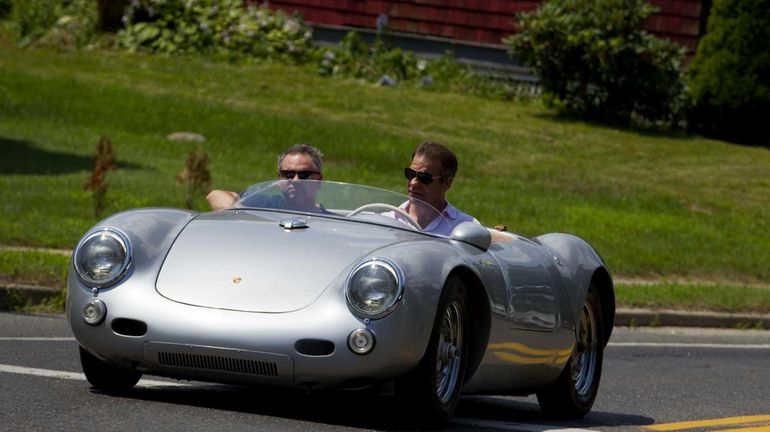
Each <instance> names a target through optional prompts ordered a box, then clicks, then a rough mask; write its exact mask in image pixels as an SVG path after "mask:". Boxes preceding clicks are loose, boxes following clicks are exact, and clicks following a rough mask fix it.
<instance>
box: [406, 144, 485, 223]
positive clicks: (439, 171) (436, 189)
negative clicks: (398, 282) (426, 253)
mask: <svg viewBox="0 0 770 432" xmlns="http://www.w3.org/2000/svg"><path fill="white" fill-rule="evenodd" d="M456 173H457V156H455V154H454V153H453V152H452V150H450V149H449V148H448V147H447V146H445V145H443V144H441V143H437V142H434V141H425V142H423V143H421V144H420V145H418V146H417V148H415V149H414V152H412V162H411V163H410V164H409V166H408V167H407V168H404V176H405V177H406V179H407V194H408V195H409V197H410V198H416V199H418V200H421V201H424V202H425V203H427V204H429V205H430V206H431V207H433V208H435V209H436V210H438V211H439V212H440V213H441V215H442V216H444V217H443V218H442V217H435V218H434V216H435V214H436V213H435V212H434V211H432V210H425V209H421V208H420V206H419V205H415V203H414V202H412V201H407V202H406V203H404V204H403V205H402V206H401V208H403V209H404V210H406V211H407V212H408V213H409V214H410V215H411V216H412V217H413V218H414V219H415V220H417V222H418V223H419V224H420V226H422V227H423V230H424V231H426V232H430V233H433V234H439V235H445V236H448V235H449V234H451V233H452V230H453V229H454V227H456V226H457V225H458V224H460V222H475V223H479V221H478V220H476V218H474V217H473V216H471V215H469V214H466V213H463V212H461V211H460V210H458V209H457V208H456V207H455V206H453V205H452V204H450V203H449V202H448V201H447V200H446V193H447V191H448V190H449V188H450V187H451V186H452V180H454V176H455V174H456ZM428 219H430V220H428Z"/></svg>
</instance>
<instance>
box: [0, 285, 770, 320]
mask: <svg viewBox="0 0 770 432" xmlns="http://www.w3.org/2000/svg"><path fill="white" fill-rule="evenodd" d="M59 293H60V291H59V290H58V289H55V288H48V287H41V286H32V285H22V284H8V285H4V286H3V285H0V311H13V310H16V309H18V308H19V307H23V306H27V305H35V304H40V303H42V302H44V301H45V300H47V299H49V298H51V297H53V296H55V295H58V294H59ZM615 326H616V327H704V328H751V329H770V315H766V314H730V313H720V312H703V311H681V310H652V309H628V308H619V309H618V310H617V311H616V312H615Z"/></svg>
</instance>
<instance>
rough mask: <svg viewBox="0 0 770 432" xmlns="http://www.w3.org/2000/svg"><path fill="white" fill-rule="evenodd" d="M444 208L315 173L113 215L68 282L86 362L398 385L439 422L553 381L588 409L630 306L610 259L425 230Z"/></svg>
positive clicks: (127, 370) (493, 233) (566, 400)
mask: <svg viewBox="0 0 770 432" xmlns="http://www.w3.org/2000/svg"><path fill="white" fill-rule="evenodd" d="M410 206H416V207H414V208H413V209H416V210H419V211H417V212H407V211H405V209H407V208H411V207H410ZM410 213H411V214H410ZM415 214H417V217H415ZM441 217H443V216H441V215H440V214H439V213H438V212H436V211H435V210H434V209H432V208H431V207H430V206H428V205H427V204H424V203H421V202H418V201H417V200H414V199H410V198H408V197H407V196H405V195H402V194H399V193H395V192H391V191H386V190H382V189H375V188H370V187H365V186H359V185H352V184H345V183H336V182H329V181H324V182H316V181H312V180H300V181H288V180H283V181H272V182H264V183H259V184H256V185H254V186H252V187H250V188H249V189H248V190H247V191H246V192H245V193H243V194H242V198H241V201H240V202H239V203H238V204H236V205H235V206H234V207H232V208H230V209H226V210H221V211H215V212H209V213H198V212H194V211H188V210H179V209H138V210H131V211H126V212H123V213H119V214H116V215H113V216H111V217H108V218H107V219H105V220H103V221H101V222H100V223H98V224H97V225H96V226H95V227H93V228H92V229H91V230H89V231H88V232H87V233H86V234H85V235H84V236H83V238H82V239H81V240H80V242H79V243H78V245H77V246H76V248H75V250H74V253H73V260H72V271H71V272H70V275H69V281H68V284H69V290H68V298H67V310H68V312H67V313H68V316H69V322H70V325H71V327H72V331H73V333H74V334H75V337H76V338H77V341H78V343H79V344H80V356H81V362H82V366H83V371H84V372H85V375H86V377H87V378H88V381H89V382H90V383H91V384H92V385H93V386H94V387H95V388H97V389H99V390H102V391H113V392H119V391H128V390H130V389H131V388H132V387H133V386H134V385H135V384H136V383H137V381H138V380H139V378H140V377H141V376H142V374H149V375H162V376H168V377H174V378H180V379H190V380H202V381H212V382H224V383H238V384H246V385H258V386H261V385H264V386H268V385H270V386H289V387H296V388H301V389H305V390H309V391H313V390H321V389H366V388H375V389H377V388H380V389H390V390H393V391H395V393H396V395H397V397H399V398H402V399H403V400H405V401H407V402H408V403H407V406H408V407H410V408H414V409H417V410H419V412H420V413H421V415H422V416H424V417H425V418H427V419H430V420H431V421H432V422H434V423H444V422H446V421H448V420H449V418H450V417H451V416H452V413H453V411H454V409H455V406H456V405H457V401H458V398H459V396H460V394H461V393H462V394H506V395H526V394H532V393H536V394H537V398H538V401H539V403H540V405H541V407H542V409H543V410H544V411H546V412H547V413H549V414H551V415H554V416H581V415H584V414H586V413H587V412H588V411H589V410H590V409H591V406H592V404H593V401H594V398H595V397H596V394H597V391H598V388H599V379H600V376H601V369H602V354H603V350H604V347H605V345H606V344H607V341H608V339H609V338H610V332H611V331H612V326H613V321H614V315H615V298H614V288H613V282H612V278H611V276H610V273H609V272H608V270H607V269H606V267H605V265H604V263H603V261H602V259H601V257H600V256H599V255H598V254H597V253H596V252H595V251H594V249H592V248H591V246H589V245H588V243H586V242H585V241H583V240H581V239H580V238H578V237H575V236H572V235H568V234H546V235H542V236H540V237H535V238H529V237H523V236H519V235H516V234H511V233H508V232H501V231H498V230H496V229H488V228H485V227H483V226H482V225H479V224H476V223H472V222H464V223H461V224H460V225H458V226H457V227H456V228H455V229H454V231H452V233H451V235H449V236H439V235H435V234H431V233H430V232H428V230H424V229H423V227H428V226H429V224H430V223H431V222H432V220H433V219H435V218H441Z"/></svg>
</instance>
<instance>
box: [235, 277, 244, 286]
mask: <svg viewBox="0 0 770 432" xmlns="http://www.w3.org/2000/svg"><path fill="white" fill-rule="evenodd" d="M242 280H243V279H241V277H240V276H233V283H234V284H238V283H241V281H242Z"/></svg>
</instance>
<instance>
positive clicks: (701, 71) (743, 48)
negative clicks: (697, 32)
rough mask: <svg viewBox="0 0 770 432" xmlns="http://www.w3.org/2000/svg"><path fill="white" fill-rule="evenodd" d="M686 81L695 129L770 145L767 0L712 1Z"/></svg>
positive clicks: (769, 4) (769, 10)
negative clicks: (704, 33)
mask: <svg viewBox="0 0 770 432" xmlns="http://www.w3.org/2000/svg"><path fill="white" fill-rule="evenodd" d="M689 77H690V80H689V88H690V95H691V97H692V100H693V111H692V113H691V116H690V124H691V126H692V127H693V128H694V129H696V130H698V131H700V132H702V133H705V134H706V135H711V136H715V137H718V138H723V139H728V140H734V141H738V142H743V143H749V144H759V145H764V146H770V133H768V129H765V126H766V125H765V124H764V122H765V121H767V118H768V113H770V0H714V3H713V6H712V8H711V14H710V16H709V20H708V31H707V33H706V35H705V36H704V37H703V38H702V39H701V41H700V43H699V45H698V50H697V52H696V54H695V58H694V59H693V62H692V64H691V66H690V70H689Z"/></svg>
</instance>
